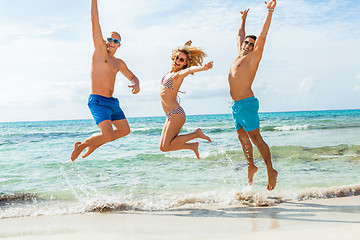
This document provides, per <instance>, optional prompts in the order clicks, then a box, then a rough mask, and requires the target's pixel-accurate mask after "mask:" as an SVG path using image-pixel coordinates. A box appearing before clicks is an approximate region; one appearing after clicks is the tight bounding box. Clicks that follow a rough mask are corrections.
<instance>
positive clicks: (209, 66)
mask: <svg viewBox="0 0 360 240" xmlns="http://www.w3.org/2000/svg"><path fill="white" fill-rule="evenodd" d="M213 63H214V62H213V61H211V62H208V63H207V64H205V65H204V66H203V69H204V70H205V71H207V70H209V69H211V68H212V67H213Z"/></svg>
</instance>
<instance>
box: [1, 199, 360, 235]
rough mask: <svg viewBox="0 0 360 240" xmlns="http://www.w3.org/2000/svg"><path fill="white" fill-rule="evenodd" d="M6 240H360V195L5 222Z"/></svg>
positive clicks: (2, 230)
mask: <svg viewBox="0 0 360 240" xmlns="http://www.w3.org/2000/svg"><path fill="white" fill-rule="evenodd" d="M0 238H5V239H32V240H35V239H88V240H89V239H90V240H91V239H122V240H137V239H154V240H155V239H157V240H158V239H179V240H180V239H181V240H186V239H207V240H209V239H221V240H223V239H225V240H235V239H247V240H249V239H291V240H295V239H317V240H318V239H342V240H344V239H360V196H355V197H344V198H332V199H316V200H306V201H300V202H284V203H281V204H278V205H275V206H271V207H250V206H246V205H232V206H209V207H206V208H205V207H201V208H184V207H182V208H177V209H171V210H165V211H151V212H138V211H124V212H111V213H88V214H78V215H63V216H38V217H24V218H8V219H1V220H0Z"/></svg>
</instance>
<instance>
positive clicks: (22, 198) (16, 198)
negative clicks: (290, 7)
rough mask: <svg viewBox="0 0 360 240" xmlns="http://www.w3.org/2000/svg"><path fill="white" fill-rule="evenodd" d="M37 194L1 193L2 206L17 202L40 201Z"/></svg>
mask: <svg viewBox="0 0 360 240" xmlns="http://www.w3.org/2000/svg"><path fill="white" fill-rule="evenodd" d="M39 200H40V199H39V197H38V195H37V194H32V193H13V194H2V195H0V206H6V205H12V204H17V203H32V202H37V201H39Z"/></svg>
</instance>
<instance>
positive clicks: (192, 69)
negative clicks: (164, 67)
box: [178, 61, 214, 79]
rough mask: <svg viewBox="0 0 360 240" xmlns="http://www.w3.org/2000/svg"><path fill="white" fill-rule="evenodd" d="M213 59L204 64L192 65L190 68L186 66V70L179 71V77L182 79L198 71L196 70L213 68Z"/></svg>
mask: <svg viewBox="0 0 360 240" xmlns="http://www.w3.org/2000/svg"><path fill="white" fill-rule="evenodd" d="M213 63H214V62H213V61H211V62H208V63H207V64H205V65H204V66H192V67H189V68H186V69H184V70H181V71H179V75H178V76H179V77H180V78H181V79H184V78H185V77H187V76H188V75H190V74H193V73H196V72H201V71H207V70H209V69H211V68H212V67H213Z"/></svg>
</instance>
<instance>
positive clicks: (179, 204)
mask: <svg viewBox="0 0 360 240" xmlns="http://www.w3.org/2000/svg"><path fill="white" fill-rule="evenodd" d="M356 195H360V184H354V185H348V186H343V187H331V188H312V189H307V190H305V191H301V192H298V193H296V192H291V191H288V192H286V191H281V190H280V191H276V190H275V191H271V192H270V191H261V192H260V191H255V190H254V189H253V188H252V187H250V186H247V187H244V188H242V189H240V190H239V189H238V190H236V189H233V190H216V191H215V190H214V191H207V192H199V193H181V194H180V193H179V194H151V195H142V196H135V195H133V194H113V195H104V194H98V195H94V196H92V197H88V198H81V199H78V200H77V201H68V202H64V201H62V202H53V201H50V202H48V203H46V202H42V203H40V204H36V205H35V204H32V205H30V204H28V205H22V206H21V207H20V206H17V207H16V206H14V207H11V206H10V207H6V208H4V209H2V210H1V211H0V219H3V218H16V217H25V216H43V215H44V216H53V215H64V214H84V213H88V212H109V211H157V210H169V209H178V208H198V207H204V208H206V207H209V206H232V205H239V204H240V205H247V206H249V207H267V206H274V205H278V204H281V203H283V202H287V201H302V200H307V199H320V198H323V199H326V198H336V197H347V196H356Z"/></svg>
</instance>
